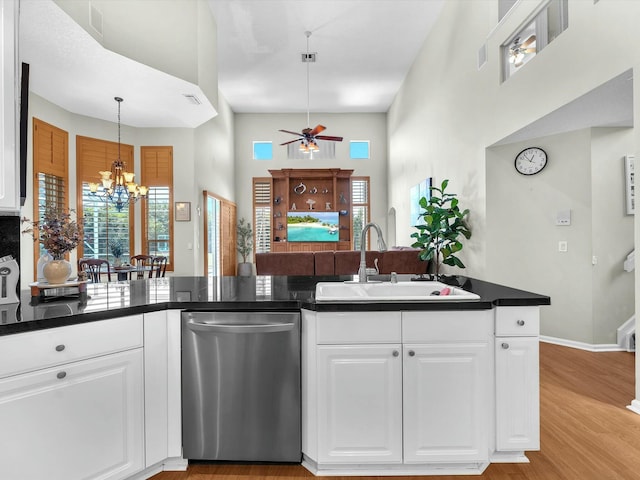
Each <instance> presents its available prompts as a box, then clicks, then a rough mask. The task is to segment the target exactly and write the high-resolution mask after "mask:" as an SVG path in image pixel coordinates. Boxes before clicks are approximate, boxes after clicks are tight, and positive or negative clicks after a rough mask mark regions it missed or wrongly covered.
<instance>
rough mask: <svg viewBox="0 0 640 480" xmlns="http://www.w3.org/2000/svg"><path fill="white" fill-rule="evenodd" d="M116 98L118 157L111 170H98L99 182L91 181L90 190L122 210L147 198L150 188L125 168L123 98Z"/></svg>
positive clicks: (94, 194) (118, 209) (119, 210)
mask: <svg viewBox="0 0 640 480" xmlns="http://www.w3.org/2000/svg"><path fill="white" fill-rule="evenodd" d="M114 100H115V101H116V102H118V158H117V159H116V160H115V161H114V162H113V163H112V164H111V170H110V171H109V170H105V171H101V172H98V173H99V174H100V182H99V183H93V182H89V191H90V194H91V195H93V196H96V197H98V198H100V199H101V200H103V201H104V202H105V203H106V204H107V205H108V204H109V203H111V204H113V206H114V207H115V209H116V211H118V212H121V211H122V209H123V208H124V207H125V206H126V205H129V204H133V203H135V202H137V201H138V199H139V198H146V197H147V192H148V191H149V189H148V188H147V187H145V186H143V185H138V184H137V183H135V182H134V181H133V177H134V176H135V174H134V173H133V172H127V171H126V170H125V167H126V164H125V163H124V162H123V161H122V159H121V157H120V104H121V103H122V101H123V100H122V98H120V97H114Z"/></svg>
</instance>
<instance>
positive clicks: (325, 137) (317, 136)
mask: <svg viewBox="0 0 640 480" xmlns="http://www.w3.org/2000/svg"><path fill="white" fill-rule="evenodd" d="M315 138H317V139H318V140H330V141H332V142H341V141H342V137H332V136H331V135H316V136H315Z"/></svg>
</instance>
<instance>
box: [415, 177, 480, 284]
mask: <svg viewBox="0 0 640 480" xmlns="http://www.w3.org/2000/svg"><path fill="white" fill-rule="evenodd" d="M448 185H449V180H443V182H442V184H441V185H440V188H438V187H429V190H430V192H431V195H430V198H429V199H427V198H426V197H422V198H421V199H420V200H419V204H420V207H422V209H423V210H424V211H423V212H421V213H420V217H421V218H422V219H423V220H424V224H420V225H416V228H417V229H418V231H417V232H414V233H412V234H411V237H412V238H415V239H416V241H415V242H414V243H413V244H412V245H411V246H412V247H414V248H419V249H420V250H421V251H420V253H419V256H420V259H421V260H424V261H429V260H431V261H433V262H434V264H435V276H436V279H437V278H439V275H440V256H442V263H444V264H446V265H451V266H455V267H460V268H465V265H464V263H462V261H461V260H460V259H459V258H458V257H457V256H456V253H458V252H459V251H460V250H462V243H461V242H460V240H461V239H460V237H461V236H462V237H464V238H466V239H469V238H471V230H470V229H469V226H468V225H467V222H466V217H467V216H468V215H469V210H468V209H465V210H463V211H460V207H459V206H458V199H457V198H456V194H454V193H446V189H447V186H448Z"/></svg>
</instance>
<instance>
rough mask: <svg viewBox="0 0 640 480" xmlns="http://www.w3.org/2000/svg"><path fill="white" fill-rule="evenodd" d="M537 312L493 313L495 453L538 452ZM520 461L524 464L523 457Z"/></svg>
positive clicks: (504, 310) (500, 310)
mask: <svg viewBox="0 0 640 480" xmlns="http://www.w3.org/2000/svg"><path fill="white" fill-rule="evenodd" d="M538 311H539V308H538V307H499V308H497V309H496V342H495V365H496V366H495V369H496V450H497V451H498V452H524V451H525V450H539V449H540V386H539V385H540V382H539V375H540V374H539V365H538V364H539V337H538V332H539V313H538ZM522 455H523V456H522V461H526V458H525V457H524V454H522Z"/></svg>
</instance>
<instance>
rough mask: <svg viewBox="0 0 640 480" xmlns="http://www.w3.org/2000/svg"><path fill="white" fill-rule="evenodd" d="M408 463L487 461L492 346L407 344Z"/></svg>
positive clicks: (406, 414) (405, 447)
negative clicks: (487, 411) (490, 351)
mask: <svg viewBox="0 0 640 480" xmlns="http://www.w3.org/2000/svg"><path fill="white" fill-rule="evenodd" d="M403 355H404V375H403V376H404V461H405V463H424V462H447V461H449V462H453V461H458V462H468V461H487V459H488V441H487V436H488V434H487V432H488V427H487V421H486V418H487V415H486V407H487V395H488V383H489V372H488V369H489V362H488V355H489V346H488V344H487V343H481V342H479V343H461V344H433V345H405V346H404V351H403Z"/></svg>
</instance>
